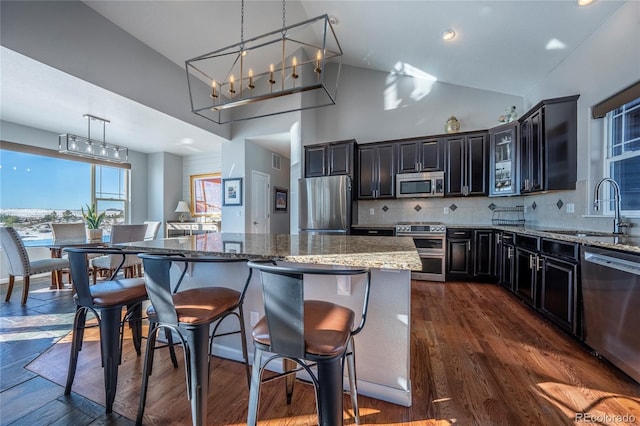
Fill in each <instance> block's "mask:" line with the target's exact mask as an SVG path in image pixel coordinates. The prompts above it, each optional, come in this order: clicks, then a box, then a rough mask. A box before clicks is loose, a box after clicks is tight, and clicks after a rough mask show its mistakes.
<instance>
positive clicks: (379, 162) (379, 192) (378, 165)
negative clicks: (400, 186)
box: [358, 143, 396, 200]
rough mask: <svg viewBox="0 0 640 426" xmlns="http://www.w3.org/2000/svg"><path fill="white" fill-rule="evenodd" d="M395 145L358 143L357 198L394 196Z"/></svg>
mask: <svg viewBox="0 0 640 426" xmlns="http://www.w3.org/2000/svg"><path fill="white" fill-rule="evenodd" d="M395 151H396V145H395V144H392V143H383V144H378V143H376V144H364V145H358V199H364V200H366V199H374V198H393V197H394V196H395V174H396V171H395V164H396V156H395Z"/></svg>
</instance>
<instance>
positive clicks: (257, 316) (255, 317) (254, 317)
mask: <svg viewBox="0 0 640 426" xmlns="http://www.w3.org/2000/svg"><path fill="white" fill-rule="evenodd" d="M250 321H251V327H253V326H254V325H256V324H257V323H258V321H260V314H258V313H257V312H255V311H251V318H250Z"/></svg>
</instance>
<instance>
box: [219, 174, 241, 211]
mask: <svg viewBox="0 0 640 426" xmlns="http://www.w3.org/2000/svg"><path fill="white" fill-rule="evenodd" d="M222 205H223V206H241V205H242V178H230V179H223V180H222Z"/></svg>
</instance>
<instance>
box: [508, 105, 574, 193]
mask: <svg viewBox="0 0 640 426" xmlns="http://www.w3.org/2000/svg"><path fill="white" fill-rule="evenodd" d="M578 97H579V96H567V97H564V98H555V99H547V100H544V101H542V102H540V103H539V104H538V105H536V106H535V107H533V108H532V109H531V110H530V111H529V112H527V113H526V114H525V115H524V116H522V118H521V119H520V120H519V122H520V192H521V193H522V194H526V193H531V192H538V191H551V190H567V189H575V186H576V178H577V145H578V141H577V101H578Z"/></svg>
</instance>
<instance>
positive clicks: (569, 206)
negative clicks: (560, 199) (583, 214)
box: [567, 203, 576, 213]
mask: <svg viewBox="0 0 640 426" xmlns="http://www.w3.org/2000/svg"><path fill="white" fill-rule="evenodd" d="M575 212H576V205H575V204H573V203H567V213H575Z"/></svg>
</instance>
